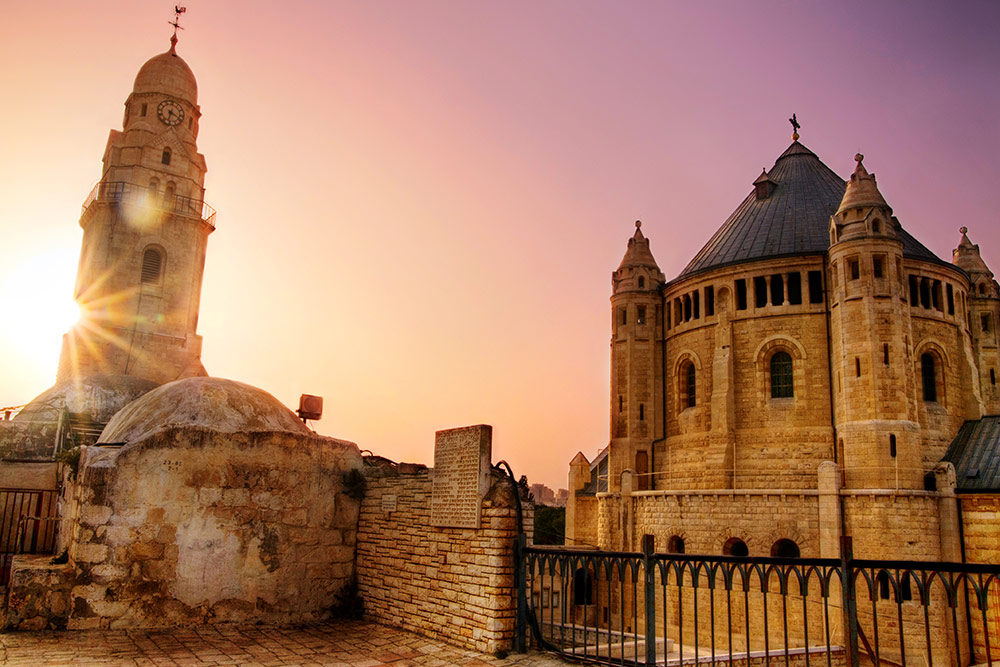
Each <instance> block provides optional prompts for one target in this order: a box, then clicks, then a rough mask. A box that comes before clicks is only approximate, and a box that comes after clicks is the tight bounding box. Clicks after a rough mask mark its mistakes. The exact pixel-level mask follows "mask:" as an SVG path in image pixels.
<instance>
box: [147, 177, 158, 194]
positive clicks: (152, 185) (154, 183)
mask: <svg viewBox="0 0 1000 667" xmlns="http://www.w3.org/2000/svg"><path fill="white" fill-rule="evenodd" d="M159 191H160V181H159V179H156V178H151V179H149V192H150V194H152V195H155V194H156V193H157V192H159Z"/></svg>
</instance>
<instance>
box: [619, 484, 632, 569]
mask: <svg viewBox="0 0 1000 667" xmlns="http://www.w3.org/2000/svg"><path fill="white" fill-rule="evenodd" d="M634 488H635V473H633V472H632V471H631V470H623V471H622V476H621V490H622V502H621V505H619V506H618V521H619V526H620V527H621V549H622V551H630V550H632V534H633V532H634V530H633V526H632V522H633V519H632V517H633V514H632V490H633V489H634Z"/></svg>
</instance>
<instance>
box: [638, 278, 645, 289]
mask: <svg viewBox="0 0 1000 667" xmlns="http://www.w3.org/2000/svg"><path fill="white" fill-rule="evenodd" d="M645 286H646V279H645V278H644V277H642V276H639V289H642V288H644V287H645Z"/></svg>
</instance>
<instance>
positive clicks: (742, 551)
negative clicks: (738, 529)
mask: <svg viewBox="0 0 1000 667" xmlns="http://www.w3.org/2000/svg"><path fill="white" fill-rule="evenodd" d="M722 553H723V555H725V556H736V557H737V558H746V557H747V556H749V555H750V550H749V549H747V543H746V542H744V541H743V540H741V539H740V538H738V537H730V538H729V539H728V540H726V543H725V544H723V545H722Z"/></svg>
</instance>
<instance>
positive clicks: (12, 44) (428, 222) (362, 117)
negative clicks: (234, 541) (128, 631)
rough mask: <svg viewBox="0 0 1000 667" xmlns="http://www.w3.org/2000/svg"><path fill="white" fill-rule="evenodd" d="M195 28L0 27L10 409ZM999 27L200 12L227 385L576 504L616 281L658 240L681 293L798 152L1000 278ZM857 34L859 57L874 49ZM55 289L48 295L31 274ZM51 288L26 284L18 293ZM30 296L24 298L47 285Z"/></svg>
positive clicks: (916, 17)
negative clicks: (119, 156) (162, 66)
mask: <svg viewBox="0 0 1000 667" xmlns="http://www.w3.org/2000/svg"><path fill="white" fill-rule="evenodd" d="M172 16H173V4H167V3H135V2H130V1H128V0H107V1H105V2H101V3H97V4H91V3H76V2H69V1H68V0H63V1H60V0H52V1H51V2H46V3H19V4H17V5H15V6H12V7H5V12H4V21H3V22H2V23H0V58H3V61H4V62H6V63H8V64H10V65H11V66H8V67H5V68H2V70H0V90H3V91H4V96H5V101H6V102H7V103H6V104H4V105H2V106H0V133H2V141H3V146H4V155H5V158H6V159H5V160H3V161H2V162H0V201H2V202H3V205H4V215H3V217H2V218H0V232H2V233H0V285H2V286H3V289H4V293H3V301H4V303H3V306H2V307H0V331H2V332H3V333H2V335H0V346H2V347H0V364H2V370H0V404H2V405H13V404H20V403H24V402H27V401H28V400H30V399H31V398H33V397H34V396H35V395H37V394H39V393H40V392H41V391H43V390H45V389H46V388H47V387H49V386H50V385H51V384H52V383H53V382H54V380H55V369H56V364H57V361H58V357H59V347H60V337H61V335H62V334H63V333H65V331H66V329H67V328H68V326H69V324H70V323H69V322H67V321H66V318H67V317H69V316H71V315H72V313H64V312H63V309H62V307H61V306H60V305H59V302H65V301H66V300H68V298H69V296H70V295H71V294H72V290H73V285H74V278H75V272H76V267H77V258H78V255H79V244H80V239H81V232H80V228H79V226H78V224H77V221H78V219H79V215H80V203H81V202H82V201H83V199H84V197H86V195H87V193H88V192H90V191H91V188H92V187H93V185H94V183H95V182H96V181H97V180H98V179H99V177H100V174H101V157H102V155H103V152H104V148H105V145H106V141H107V137H108V132H109V130H111V129H121V119H122V111H123V103H124V101H125V99H126V97H127V96H128V94H129V92H130V91H131V88H132V82H133V79H134V77H135V74H136V72H137V71H138V70H139V67H140V66H141V65H142V64H143V63H144V62H145V61H146V60H147V59H149V58H150V57H152V56H153V55H155V54H157V53H162V52H164V51H166V50H167V48H168V46H169V44H168V39H169V37H170V32H171V30H170V28H169V26H167V25H166V22H167V21H168V20H170V19H171V18H172ZM998 18H1000V8H998V7H997V6H993V5H991V4H983V5H977V6H972V5H970V6H968V7H965V8H964V9H963V10H962V11H955V10H954V9H950V8H949V7H947V6H939V5H938V4H933V3H921V2H906V3H902V2H885V3H836V4H834V3H811V4H809V3H798V4H795V5H794V11H793V10H792V8H791V7H790V6H789V5H788V3H784V2H773V3H769V2H764V3H752V4H751V3H744V2H737V1H736V0H720V1H719V2H714V3H708V4H704V3H684V4H682V3H631V4H628V5H624V6H623V5H620V4H619V3H608V2H599V1H597V0H593V1H592V0H581V1H580V2H574V3H560V2H544V3H538V2H534V1H528V0H512V1H511V2H504V3H477V2H453V3H411V2H403V1H401V0H400V1H393V0H386V2H379V3H366V2H347V1H343V2H341V1H337V2H306V1H300V2H292V3H265V2H256V1H252V2H240V3H237V2H235V1H234V0H215V1H213V2H199V1H198V0H192V2H189V3H188V12H187V13H186V14H185V15H184V17H183V19H182V23H183V25H184V26H185V30H184V31H183V32H181V34H180V43H179V44H178V47H177V50H178V53H179V54H180V55H181V56H182V57H183V58H184V59H185V60H186V61H187V63H188V64H189V65H190V66H191V68H192V70H193V71H194V73H195V76H196V77H197V79H198V84H199V100H198V101H199V104H200V105H201V111H202V113H203V116H202V117H201V119H200V121H199V125H200V132H199V137H198V147H199V151H200V152H201V153H203V154H204V155H205V159H206V162H207V164H208V169H209V171H208V177H207V181H206V188H207V192H206V201H207V202H208V203H209V204H211V205H212V206H213V207H215V208H216V209H217V210H218V211H219V214H218V229H217V231H216V232H215V233H213V234H212V236H211V237H210V239H209V244H208V255H207V260H206V265H205V278H204V287H203V291H202V300H201V317H200V324H199V333H200V334H201V335H203V336H204V347H203V353H202V360H203V362H204V365H205V367H206V368H207V369H208V371H209V373H211V374H212V375H215V376H219V377H229V378H232V379H235V380H239V381H242V382H247V383H250V384H253V385H257V386H259V387H262V388H263V389H265V390H267V391H269V392H271V393H272V394H274V395H275V396H277V397H278V398H279V399H280V400H281V401H282V402H283V403H284V404H286V405H288V406H290V407H294V406H295V405H297V402H298V396H299V395H300V394H302V393H310V394H317V395H321V396H323V397H324V399H325V400H324V406H325V413H324V417H323V419H322V420H321V421H319V422H316V423H314V424H311V425H312V426H313V427H315V428H316V429H317V430H318V431H319V432H321V433H324V434H328V435H332V436H335V437H339V438H344V439H348V440H353V441H355V442H357V443H358V445H359V446H360V447H361V448H363V449H370V450H372V451H374V452H376V453H377V454H380V455H383V456H386V457H389V458H391V459H394V460H397V461H398V460H403V461H415V462H423V463H430V462H431V459H432V452H433V442H434V431H435V430H439V429H444V428H452V427H456V426H464V425H469V424H476V423H488V424H492V425H493V426H494V459H495V460H499V459H506V460H507V461H509V462H510V463H511V465H512V466H513V468H514V471H515V473H516V474H518V475H520V474H527V476H528V478H529V480H530V481H532V482H543V483H545V484H548V485H549V486H551V487H553V488H559V487H565V486H566V473H567V471H568V463H569V460H570V459H571V458H572V457H573V456H574V454H575V453H576V452H577V451H582V452H583V453H584V454H585V455H586V456H587V457H588V458H593V456H594V455H595V454H596V453H597V452H598V450H599V449H600V448H602V447H603V446H605V445H606V444H607V442H608V409H609V406H608V401H609V396H608V395H609V388H608V387H609V377H608V374H609V366H610V363H609V359H608V339H609V336H610V311H609V302H608V297H609V296H610V274H611V272H612V271H613V270H614V269H615V267H617V266H618V264H619V262H620V261H621V258H622V255H623V253H624V252H625V247H626V242H627V240H628V238H629V237H630V236H631V234H632V233H633V231H634V226H633V225H634V221H635V220H636V219H637V218H639V219H642V221H643V227H642V231H643V233H645V234H646V236H647V237H648V238H650V240H651V244H652V251H653V254H654V256H655V257H656V259H657V261H658V263H659V266H660V268H661V269H662V270H663V272H664V273H665V274H666V276H667V277H668V279H669V278H672V277H674V276H676V275H677V274H678V273H679V272H680V271H681V269H682V268H683V267H684V265H685V264H686V263H687V261H688V260H689V259H690V258H691V257H693V256H694V255H695V253H696V252H697V251H698V250H699V249H700V248H701V247H702V245H704V243H705V242H706V241H707V240H708V238H709V237H710V236H711V234H712V233H713V232H714V230H715V229H717V228H718V227H719V226H720V225H722V223H723V222H724V221H725V219H726V217H727V216H728V215H729V214H730V213H731V212H732V211H733V210H734V209H735V208H736V207H737V205H738V204H739V203H740V201H741V200H742V199H743V198H744V197H745V196H746V194H747V193H748V192H750V190H751V184H752V182H753V180H754V179H755V178H756V177H757V176H758V175H759V173H760V169H761V167H762V166H765V167H767V168H770V166H771V165H772V164H773V163H774V160H775V158H776V157H777V156H778V155H780V154H781V153H782V151H784V150H785V148H787V146H788V144H789V143H790V136H789V135H790V134H791V126H790V125H789V124H788V122H787V121H786V119H787V118H789V117H790V116H791V115H792V113H793V112H794V113H797V116H798V119H799V121H800V122H801V123H802V130H801V134H802V143H804V144H805V145H806V146H808V147H809V148H810V149H811V150H813V151H814V152H815V153H816V154H817V155H818V156H819V157H820V159H822V160H823V161H824V162H825V163H826V164H828V165H829V166H830V167H831V168H832V169H833V170H834V171H836V172H837V173H839V174H840V175H841V176H846V175H848V174H849V173H850V171H851V170H852V169H853V167H854V160H853V156H854V154H855V153H857V152H861V153H864V154H865V155H866V160H865V165H866V166H867V167H869V169H871V170H872V171H874V172H876V173H877V174H878V183H879V187H880V188H881V191H882V193H883V195H885V197H886V199H887V201H888V202H889V203H890V205H891V206H892V207H893V208H894V211H895V213H896V215H897V216H898V218H899V220H900V222H901V224H902V225H903V227H904V228H906V229H907V230H908V231H909V232H911V233H912V234H913V235H914V236H916V237H917V238H918V239H919V240H921V241H922V242H923V243H924V244H925V245H926V246H927V247H929V248H930V249H931V250H933V251H934V252H935V253H936V254H937V255H938V256H939V257H942V258H944V259H950V258H951V250H952V249H953V248H954V247H955V246H956V245H957V243H958V241H959V238H960V237H959V234H958V228H959V227H961V226H967V227H968V228H969V236H970V238H971V239H972V241H973V243H978V244H980V246H981V248H982V251H983V258H984V259H985V261H986V262H987V264H989V265H990V266H992V267H993V269H994V270H1000V225H997V223H996V216H997V211H998V210H1000V189H998V188H997V187H996V181H997V176H998V174H1000V130H998V126H997V124H996V120H995V119H996V118H998V117H1000V91H998V90H997V87H996V86H995V85H992V83H991V82H993V81H994V80H995V73H994V72H993V67H994V65H995V63H996V62H1000V42H997V40H995V38H994V37H993V35H992V34H991V33H990V30H989V29H990V28H991V27H992V26H995V25H997V19H998ZM859 26H860V28H859ZM36 262H38V263H36ZM24 267H28V268H24ZM25 272H27V273H25Z"/></svg>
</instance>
